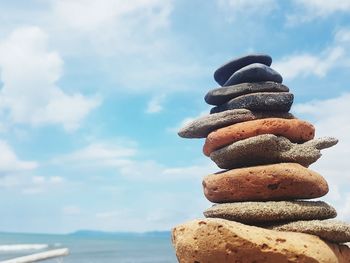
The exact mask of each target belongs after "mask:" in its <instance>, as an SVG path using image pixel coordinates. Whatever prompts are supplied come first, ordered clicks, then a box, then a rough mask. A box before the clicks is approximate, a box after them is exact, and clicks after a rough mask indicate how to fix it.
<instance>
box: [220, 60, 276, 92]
mask: <svg viewBox="0 0 350 263" xmlns="http://www.w3.org/2000/svg"><path fill="white" fill-rule="evenodd" d="M253 63H261V64H265V65H267V66H270V65H271V63H272V58H271V57H270V56H269V55H265V54H250V55H247V56H243V57H239V58H236V59H233V60H231V61H229V62H227V63H225V64H224V65H222V66H220V67H219V68H218V69H217V70H216V71H215V72H214V79H215V80H216V82H217V83H219V84H220V85H221V86H222V85H224V84H225V82H226V81H227V80H228V79H229V78H230V77H231V76H232V74H233V73H235V72H236V71H237V70H239V69H241V68H243V67H245V66H248V65H250V64H253Z"/></svg>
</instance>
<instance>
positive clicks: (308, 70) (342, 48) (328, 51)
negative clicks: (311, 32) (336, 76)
mask: <svg viewBox="0 0 350 263" xmlns="http://www.w3.org/2000/svg"><path fill="white" fill-rule="evenodd" d="M349 47H350V30H349V29H347V28H343V29H340V30H338V31H337V32H336V33H335V35H334V40H333V43H332V44H331V45H330V46H329V47H326V48H325V49H324V50H323V51H322V52H320V53H318V54H309V53H300V54H298V53H297V54H294V55H290V56H286V57H283V58H282V59H281V60H279V61H276V62H275V63H274V64H273V68H275V69H276V70H277V71H278V72H279V73H281V75H282V76H283V78H285V79H293V78H296V77H307V76H312V75H313V76H317V77H324V76H326V75H327V73H328V72H329V71H330V70H332V69H334V68H339V67H349V66H350V52H349V51H348V50H349Z"/></svg>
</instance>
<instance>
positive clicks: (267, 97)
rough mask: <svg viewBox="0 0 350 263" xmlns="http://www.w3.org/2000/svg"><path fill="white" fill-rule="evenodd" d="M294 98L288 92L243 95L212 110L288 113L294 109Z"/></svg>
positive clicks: (212, 111) (215, 111) (216, 111)
mask: <svg viewBox="0 0 350 263" xmlns="http://www.w3.org/2000/svg"><path fill="white" fill-rule="evenodd" d="M293 100H294V96H293V94H292V93H288V92H260V93H252V94H247V95H242V96H239V97H237V98H234V99H232V100H230V101H228V102H226V103H224V104H222V105H220V106H216V107H214V108H212V109H211V110H210V113H218V112H222V111H226V110H233V109H242V108H243V109H248V110H251V111H279V112H288V111H289V110H290V108H291V107H292V104H293Z"/></svg>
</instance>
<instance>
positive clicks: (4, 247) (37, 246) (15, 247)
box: [0, 244, 49, 252]
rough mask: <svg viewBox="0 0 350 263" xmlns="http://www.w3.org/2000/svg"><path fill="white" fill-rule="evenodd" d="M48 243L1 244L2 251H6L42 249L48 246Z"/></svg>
mask: <svg viewBox="0 0 350 263" xmlns="http://www.w3.org/2000/svg"><path fill="white" fill-rule="evenodd" d="M48 247H49V245H47V244H13V245H0V252H6V251H23V250H42V249H46V248H48Z"/></svg>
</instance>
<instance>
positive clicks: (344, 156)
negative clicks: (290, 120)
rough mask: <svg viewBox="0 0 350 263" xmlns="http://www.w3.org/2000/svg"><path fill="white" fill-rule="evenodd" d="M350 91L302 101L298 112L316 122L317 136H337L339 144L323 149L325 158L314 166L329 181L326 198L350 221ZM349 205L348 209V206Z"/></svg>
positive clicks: (297, 109)
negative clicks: (323, 98) (348, 199)
mask: <svg viewBox="0 0 350 263" xmlns="http://www.w3.org/2000/svg"><path fill="white" fill-rule="evenodd" d="M349 100H350V93H345V94H343V95H342V96H340V97H336V98H332V99H327V100H317V101H311V102H307V103H304V104H298V105H295V107H294V112H295V113H296V114H299V115H301V116H303V117H306V118H308V119H309V120H311V121H313V122H314V125H315V126H316V135H317V136H318V137H319V136H333V137H336V138H338V139H339V143H338V144H337V145H336V146H334V147H332V148H331V149H328V150H325V151H324V152H323V156H322V158H321V159H320V160H319V161H318V162H316V163H315V164H313V165H312V167H311V168H312V169H313V170H315V171H317V172H319V173H320V174H322V175H323V176H324V177H325V178H326V179H327V180H328V182H329V185H330V194H329V195H327V196H326V199H329V200H331V201H332V202H335V205H336V207H337V208H338V213H339V216H340V218H345V219H347V220H349V221H350V217H349V214H350V210H349V209H348V205H347V204H346V198H347V197H348V196H349V195H350V191H349V189H350V183H349V182H350V181H349V175H348V172H347V171H348V170H349V164H348V156H350V123H349V112H350V103H349ZM344 207H347V209H344Z"/></svg>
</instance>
